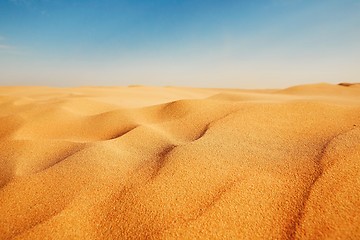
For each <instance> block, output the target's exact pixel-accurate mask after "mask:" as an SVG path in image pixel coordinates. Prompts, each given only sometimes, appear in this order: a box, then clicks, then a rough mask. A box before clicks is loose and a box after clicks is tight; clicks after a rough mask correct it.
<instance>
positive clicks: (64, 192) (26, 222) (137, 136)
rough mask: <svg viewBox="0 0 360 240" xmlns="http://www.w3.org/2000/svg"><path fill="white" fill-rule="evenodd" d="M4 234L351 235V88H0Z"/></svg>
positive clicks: (354, 113) (359, 109) (356, 93)
mask: <svg viewBox="0 0 360 240" xmlns="http://www.w3.org/2000/svg"><path fill="white" fill-rule="evenodd" d="M0 123H1V128H0V138H1V141H0V173H1V175H0V187H1V189H0V216H1V217H0V238H1V239H10V238H18V239H37V238H46V239H68V238H71V239H74V238H75V239H149V238H150V239H162V238H164V239H196V238H205V239H234V238H236V239H324V238H326V239H357V238H360V227H359V226H360V217H359V216H360V210H359V209H360V208H359V206H360V193H359V191H358V189H359V187H360V182H359V179H360V178H359V177H360V164H359V161H358V160H359V159H360V129H359V126H360V88H359V87H358V86H357V85H356V84H353V85H351V84H345V85H344V84H341V85H331V84H324V83H323V84H314V85H303V86H295V87H291V88H287V89H280V90H277V89H272V90H241V89H195V88H177V87H148V86H131V87H78V88H48V87H1V88H0Z"/></svg>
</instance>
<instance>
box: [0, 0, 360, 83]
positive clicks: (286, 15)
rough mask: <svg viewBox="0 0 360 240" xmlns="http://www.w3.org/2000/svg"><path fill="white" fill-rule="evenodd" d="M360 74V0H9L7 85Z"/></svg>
mask: <svg viewBox="0 0 360 240" xmlns="http://www.w3.org/2000/svg"><path fill="white" fill-rule="evenodd" d="M316 82H329V83H338V82H360V0H251V1H250V0H246V1H245V0H237V1H236V0H207V1H205V0H182V1H181V0H102V1H101V0H74V1H70V0H0V85H46V86H83V85H86V86H89V85H96V86H103V85H117V86H118V85H134V84H136V85H137V84H139V85H156V86H163V85H165V86H169V85H170V86H193V87H235V88H277V87H287V86H292V85H299V84H306V83H316Z"/></svg>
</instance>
